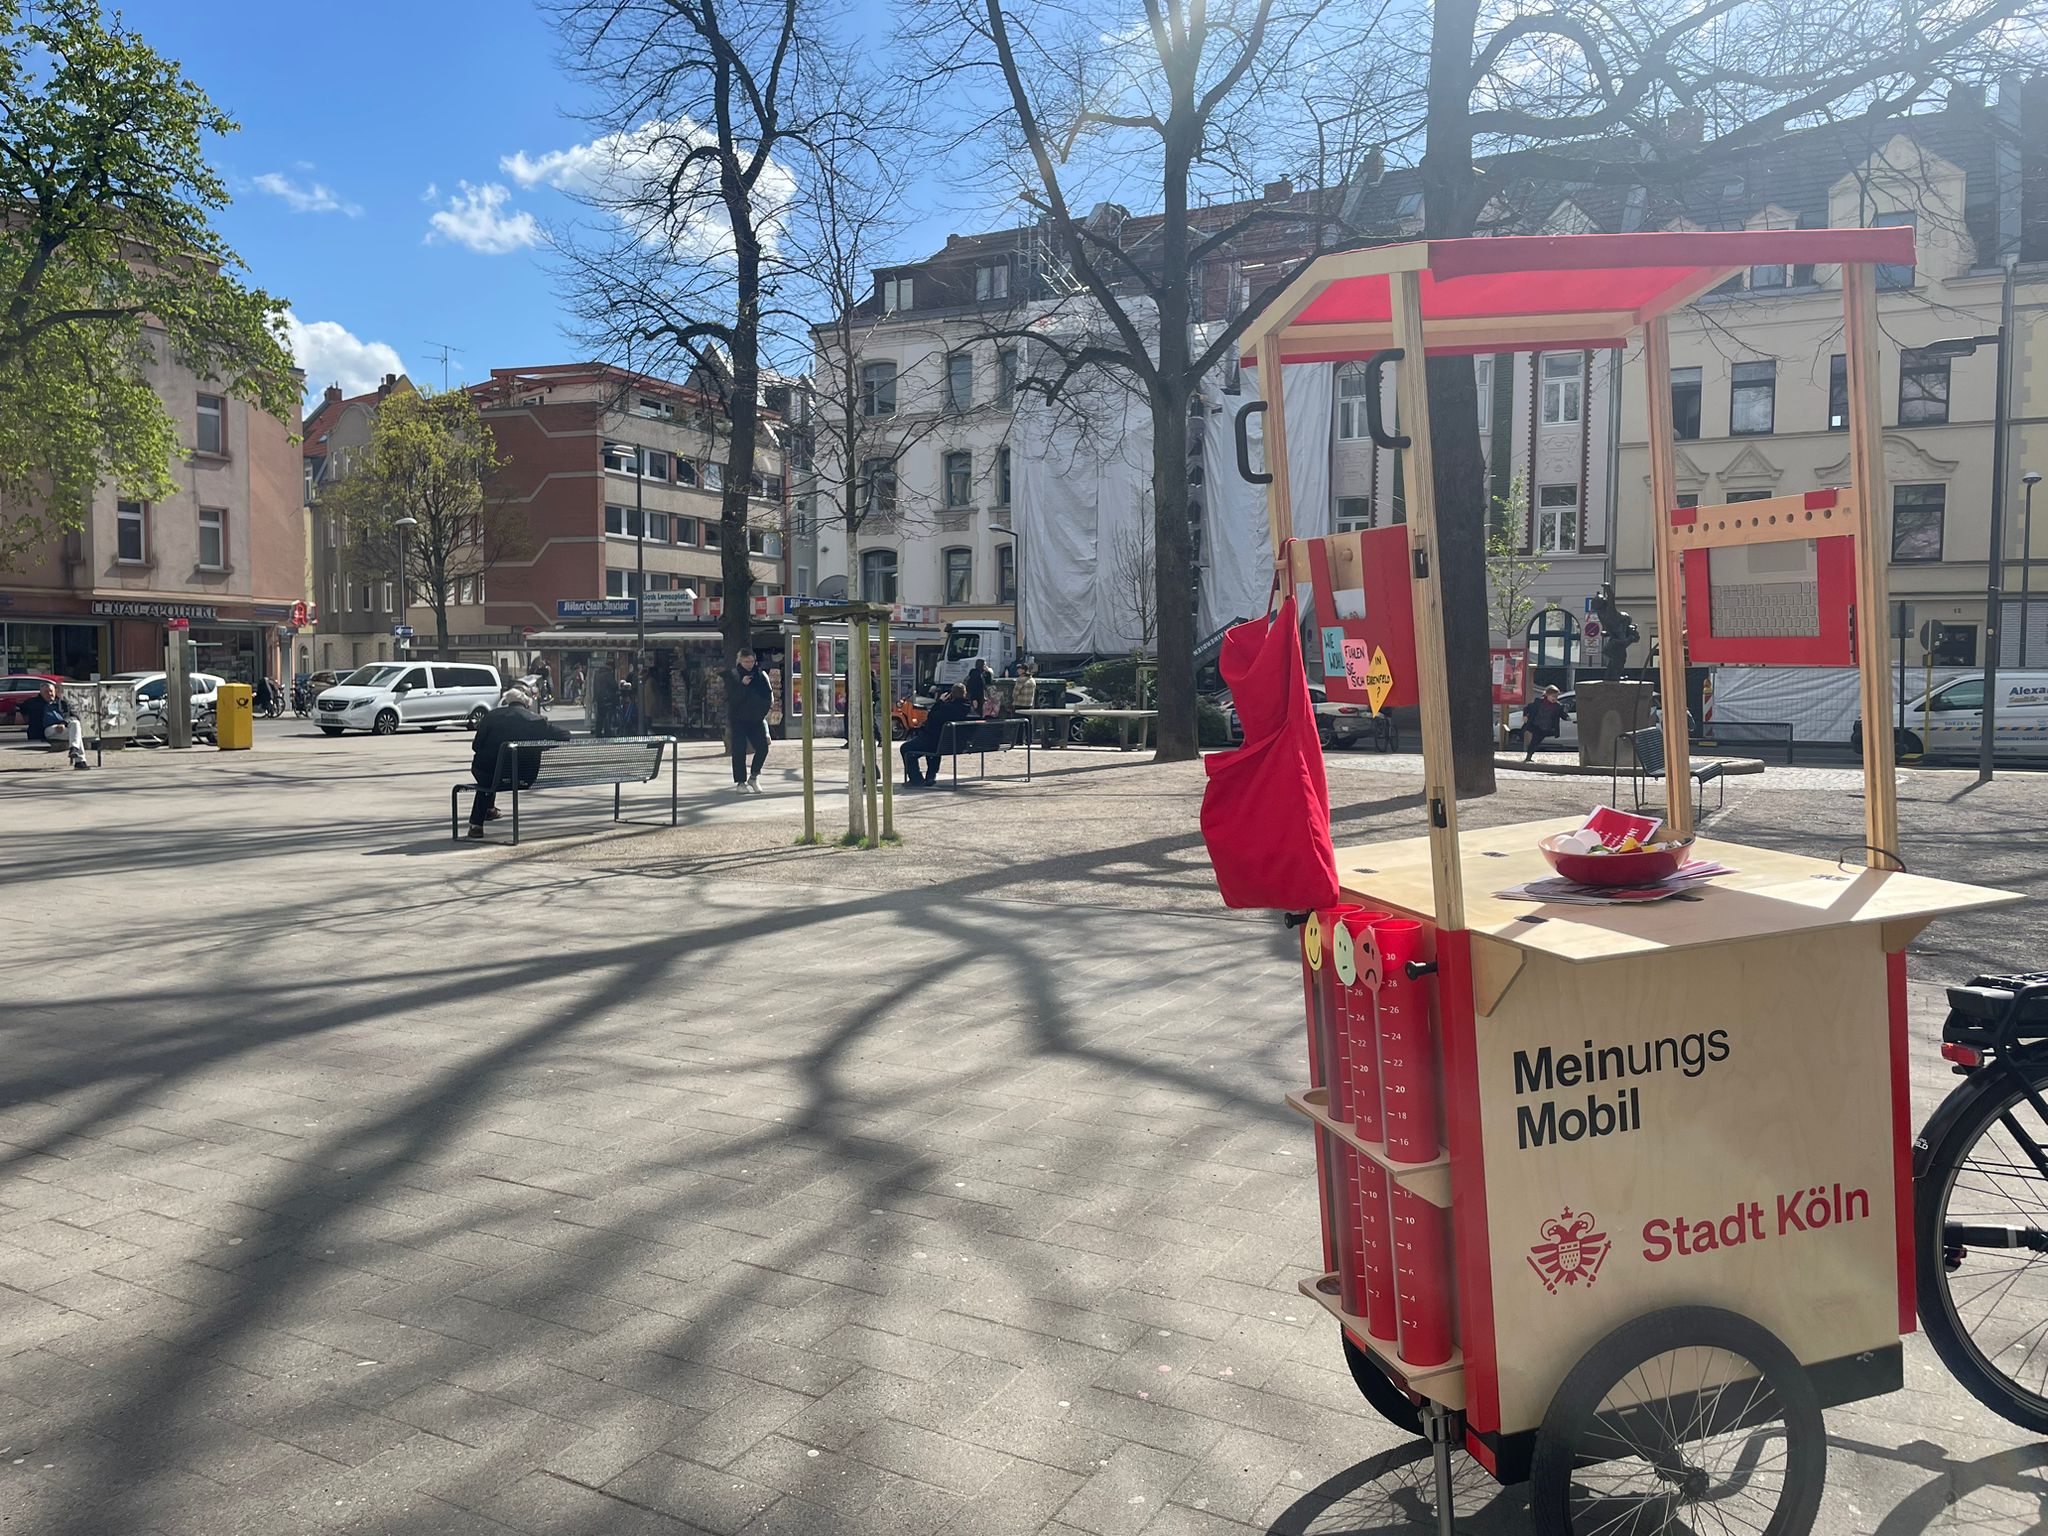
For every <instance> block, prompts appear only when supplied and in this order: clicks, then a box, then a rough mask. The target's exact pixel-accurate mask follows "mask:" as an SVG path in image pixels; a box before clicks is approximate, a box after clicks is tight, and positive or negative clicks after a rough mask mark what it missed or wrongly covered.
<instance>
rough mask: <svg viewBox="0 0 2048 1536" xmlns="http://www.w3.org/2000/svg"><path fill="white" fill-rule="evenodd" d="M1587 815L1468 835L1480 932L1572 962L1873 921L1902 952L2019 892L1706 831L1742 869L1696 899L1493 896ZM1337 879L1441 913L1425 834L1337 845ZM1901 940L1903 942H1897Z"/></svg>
mask: <svg viewBox="0 0 2048 1536" xmlns="http://www.w3.org/2000/svg"><path fill="white" fill-rule="evenodd" d="M1583 820H1584V818H1583V817H1578V816H1569V817H1563V818H1560V819H1558V820H1554V821H1525V822H1517V823H1514V824H1512V825H1510V826H1504V827H1487V828H1485V829H1483V830H1477V831H1470V832H1466V833H1464V834H1463V835H1462V836H1461V837H1460V839H1459V859H1460V863H1461V864H1462V866H1463V869H1464V876H1465V918H1466V926H1467V927H1469V928H1470V929H1471V930H1472V932H1474V933H1475V934H1481V935H1485V936H1487V937H1489V938H1493V939H1497V940H1500V941H1501V942H1503V943H1507V944H1512V945H1514V946H1515V947H1516V948H1518V949H1522V950H1527V951H1529V952H1531V953H1535V954H1542V955H1550V956H1553V957H1554V958H1556V959H1560V960H1570V961H1587V960H1609V959H1615V958H1617V957H1620V956H1624V955H1645V954H1654V953H1656V952H1658V951H1662V950H1678V949H1697V948H1700V947H1702V946H1705V945H1709V944H1732V943H1738V942H1740V941H1741V940H1744V939H1750V938H1756V937H1760V936H1764V935H1771V934H1784V933H1795V932H1799V931H1802V930H1809V929H1826V928H1846V927H1851V926H1854V925H1857V924H1865V923H1875V924H1879V925H1897V926H1896V927H1895V928H1894V929H1893V931H1892V933H1890V934H1888V935H1887V942H1886V945H1885V947H1886V948H1887V949H1898V948H1903V947H1904V945H1905V943H1906V941H1907V940H1909V939H1911V937H1912V936H1913V934H1915V933H1917V932H1919V930H1920V929H1921V928H1923V927H1924V926H1926V924H1927V923H1928V922H1929V921H1931V920H1932V919H1934V918H1937V917H1940V916H1943V915H1944V914H1946V913H1950V912H1963V911H1968V910H1970V909H1972V908H1977V907H1997V906H2005V905H2007V904H2009V903H2012V902H2016V901H2020V900H2022V899H2023V898H2022V897H2021V896H2020V895H2019V894H2018V893H2016V892H2013V891H1999V890H1991V889H1988V888H1986V887H1983V886H1975V885H1958V884H1956V883H1954V882H1953V881H1948V880H1933V879H1929V878H1927V877H1926V876H1924V875H1911V874H1897V873H1886V872H1881V871H1878V870H1872V869H1865V868H1863V867H1862V866H1861V865H1860V864H1850V865H1846V866H1838V865H1836V864H1835V863H1834V862H1833V861H1832V860H1828V859H1809V858H1806V857H1803V856H1802V855H1799V854H1794V853H1779V852H1776V851H1773V850H1771V849H1766V848H1751V847H1748V846H1746V845H1744V844H1741V843H1728V842H1722V841H1719V840H1718V839H1715V838H1710V837H1702V838H1700V839H1699V841H1698V842H1697V843H1695V844H1694V847H1693V857H1695V858H1699V859H1715V860H1718V861H1720V862H1721V863H1723V864H1726V865H1728V866H1729V868H1731V869H1733V870H1734V871H1735V873H1734V874H1732V875H1721V876H1718V877H1717V878H1715V879H1713V880H1709V881H1708V882H1706V884H1705V885H1703V886H1702V887H1701V888H1700V889H1699V890H1698V891H1697V892H1695V893H1692V894H1693V895H1694V896H1695V897H1696V898H1697V899H1688V898H1687V897H1678V898H1675V899H1672V900H1668V901H1657V902H1646V903H1644V904H1642V905H1640V906H1626V907H1573V906H1562V905H1553V904H1549V903H1536V902H1528V901H1502V900H1501V899H1500V898H1499V897H1497V896H1495V895H1494V892H1495V891H1502V890H1506V889H1508V888H1509V887H1510V886H1516V885H1524V884H1527V883H1528V882H1529V881H1532V880H1541V879H1546V878H1548V877H1549V876H1551V875H1552V874H1554V873H1555V871H1554V870H1552V869H1551V867H1550V864H1549V862H1548V861H1547V860H1546V859H1545V858H1544V857H1543V854H1542V853H1541V852H1540V851H1539V850H1538V849H1537V847H1536V844H1537V842H1538V841H1539V840H1540V839H1542V838H1545V837H1548V836H1549V835H1550V834H1551V833H1553V832H1569V831H1571V830H1573V829H1574V828H1575V827H1577V826H1578V825H1579V824H1580V823H1581V822H1582V821H1583ZM1845 852H1846V851H1845ZM1853 852H1854V856H1855V857H1858V858H1860V857H1861V856H1862V850H1860V849H1857V850H1854V851H1853ZM1337 877H1338V880H1339V881H1340V882H1341V883H1342V885H1343V887H1344V896H1345V899H1346V900H1348V901H1356V902H1362V903H1369V904H1370V905H1372V906H1375V907H1391V908H1395V909H1397V910H1399V911H1402V912H1407V913H1412V914H1414V915H1415V916H1418V917H1423V918H1428V917H1430V916H1431V914H1432V913H1433V912H1434V911H1435V907H1436V903H1435V897H1434V893H1433V891H1432V889H1431V884H1430V858H1429V839H1428V838H1426V837H1411V838H1402V839H1400V840H1399V841H1396V842H1386V843H1367V844H1362V845H1359V846H1356V847H1351V848H1340V849H1338V850H1337ZM1893 938H1896V939H1897V943H1892V942H1890V940H1891V939H1893Z"/></svg>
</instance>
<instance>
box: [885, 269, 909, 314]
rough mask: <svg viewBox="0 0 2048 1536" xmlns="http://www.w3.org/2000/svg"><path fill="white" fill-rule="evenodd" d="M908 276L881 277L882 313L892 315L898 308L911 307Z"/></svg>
mask: <svg viewBox="0 0 2048 1536" xmlns="http://www.w3.org/2000/svg"><path fill="white" fill-rule="evenodd" d="M913 281H914V279H911V278H908V277H885V278H883V279H882V313H883V314H885V315H893V314H895V313H896V311H897V310H899V309H909V308H910V307H911V296H910V295H911V283H912V282H913Z"/></svg>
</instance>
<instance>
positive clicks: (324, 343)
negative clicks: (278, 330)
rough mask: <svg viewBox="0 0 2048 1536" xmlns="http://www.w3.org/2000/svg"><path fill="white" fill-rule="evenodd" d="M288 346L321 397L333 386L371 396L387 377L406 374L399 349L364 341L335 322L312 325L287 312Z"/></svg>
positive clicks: (349, 393) (315, 392)
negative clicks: (393, 374)
mask: <svg viewBox="0 0 2048 1536" xmlns="http://www.w3.org/2000/svg"><path fill="white" fill-rule="evenodd" d="M284 328H285V345H286V346H288V347H290V348H291V349H292V360H293V361H294V362H296V363H297V364H298V365H299V366H300V367H301V368H303V369H305V370H306V388H307V390H308V391H310V392H311V393H313V394H315V395H317V394H318V393H319V392H320V391H321V390H323V389H325V388H326V387H327V386H328V385H329V384H339V385H340V386H341V391H342V393H343V394H345V395H362V394H368V393H369V392H370V391H371V390H373V389H375V388H376V387H377V386H378V385H379V384H380V383H382V382H383V379H384V375H385V374H387V373H403V372H405V364H404V363H402V362H400V361H399V357H398V352H397V350H396V349H395V348H392V347H389V346H387V345H385V344H384V343H383V342H381V341H363V340H361V339H360V338H359V337H357V336H356V335H354V334H353V333H352V332H351V331H350V330H349V329H348V328H347V327H346V326H344V325H342V324H340V323H339V322H338V321H334V320H315V321H314V322H313V323H312V324H311V325H308V324H307V323H306V322H305V321H303V320H301V319H300V318H299V317H298V316H297V315H295V314H292V313H291V312H290V311H286V313H285V317H284Z"/></svg>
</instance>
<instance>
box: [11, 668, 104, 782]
mask: <svg viewBox="0 0 2048 1536" xmlns="http://www.w3.org/2000/svg"><path fill="white" fill-rule="evenodd" d="M21 723H22V724H23V725H26V726H27V727H28V739H29V740H30V741H42V742H47V743H49V748H50V750H51V751H52V752H64V751H69V752H70V754H71V766H72V767H74V768H90V767H91V766H92V764H91V763H88V762H87V761H86V760H85V729H84V727H83V726H82V725H81V724H80V723H79V719H78V706H77V705H76V704H73V703H72V702H71V701H70V700H69V699H67V698H65V697H64V685H63V684H62V683H44V684H43V686H42V691H41V692H39V693H36V694H34V695H32V696H31V697H29V698H26V699H24V700H22V704H21Z"/></svg>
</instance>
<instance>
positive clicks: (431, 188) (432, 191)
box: [420, 181, 441, 203]
mask: <svg viewBox="0 0 2048 1536" xmlns="http://www.w3.org/2000/svg"><path fill="white" fill-rule="evenodd" d="M440 200H441V184H440V183H439V182H438V181H430V182H428V183H427V190H426V191H424V192H422V193H421V194H420V201H421V202H423V203H435V202H439V201H440Z"/></svg>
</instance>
